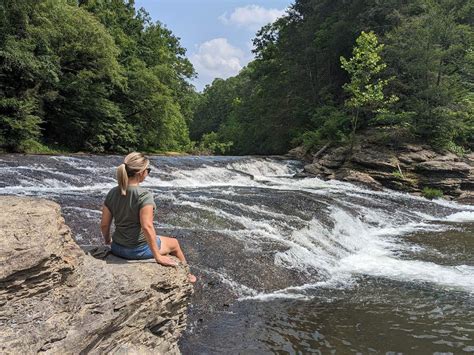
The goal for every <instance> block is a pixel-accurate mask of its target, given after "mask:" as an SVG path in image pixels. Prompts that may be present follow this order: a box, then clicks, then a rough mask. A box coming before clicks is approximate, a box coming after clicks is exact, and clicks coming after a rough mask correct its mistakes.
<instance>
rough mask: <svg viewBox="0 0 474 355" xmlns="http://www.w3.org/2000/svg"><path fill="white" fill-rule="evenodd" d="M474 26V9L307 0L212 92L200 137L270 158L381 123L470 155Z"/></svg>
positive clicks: (394, 0) (436, 3)
mask: <svg viewBox="0 0 474 355" xmlns="http://www.w3.org/2000/svg"><path fill="white" fill-rule="evenodd" d="M473 24H474V1H465V0H409V1H401V0H387V1H376V0H351V1H342V0H337V1H334V0H297V1H295V3H294V4H293V5H292V6H291V8H290V10H289V11H288V13H287V15H286V16H285V17H283V18H281V19H279V20H277V21H276V22H275V23H273V24H271V25H268V26H265V27H263V28H262V29H261V30H260V31H259V32H258V33H257V36H256V38H255V39H254V47H255V50H254V52H255V55H256V59H255V60H254V61H253V62H251V63H250V64H249V65H248V66H247V67H246V68H245V69H243V70H242V71H241V73H240V74H239V75H238V76H236V77H232V78H229V79H227V80H221V79H216V80H215V81H214V82H213V83H212V85H210V86H208V87H206V89H205V90H204V93H203V95H202V97H201V98H200V101H199V104H198V106H197V108H196V112H195V115H194V119H193V121H192V122H191V138H192V139H194V140H199V139H204V140H205V141H206V140H207V141H208V142H209V144H210V143H213V144H214V146H215V147H217V148H219V149H221V150H223V151H227V152H228V153H231V154H255V153H257V154H272V153H284V152H287V151H288V149H290V148H291V147H293V146H295V145H300V144H303V145H304V146H306V148H308V149H313V150H315V149H318V148H321V147H322V146H324V145H325V144H327V143H333V144H350V142H351V141H352V142H353V139H354V136H353V134H355V136H357V132H359V131H366V130H364V129H366V128H371V127H378V128H380V130H383V128H385V129H386V132H389V133H396V132H398V137H399V138H398V139H400V140H403V139H409V138H410V139H414V140H419V141H423V142H426V143H431V144H432V145H433V146H435V147H438V148H448V149H450V150H452V151H455V152H457V153H462V152H463V151H464V150H465V149H472V148H473V145H474V32H473ZM361 34H363V35H361ZM341 57H343V58H341ZM344 63H346V64H344Z"/></svg>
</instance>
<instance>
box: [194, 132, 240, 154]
mask: <svg viewBox="0 0 474 355" xmlns="http://www.w3.org/2000/svg"><path fill="white" fill-rule="evenodd" d="M233 144H234V143H233V142H221V141H220V140H219V135H218V134H217V133H216V132H210V133H206V134H204V135H203V136H202V139H201V142H200V143H199V147H198V151H199V152H201V153H202V152H208V153H211V154H226V153H227V152H228V151H229V150H230V148H231V147H232V145H233Z"/></svg>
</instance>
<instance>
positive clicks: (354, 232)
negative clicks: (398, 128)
mask: <svg viewBox="0 0 474 355" xmlns="http://www.w3.org/2000/svg"><path fill="white" fill-rule="evenodd" d="M56 158H57V159H58V160H62V161H64V162H66V163H68V164H70V165H71V166H73V167H75V168H79V169H83V170H84V171H87V172H89V173H91V175H93V174H100V175H103V172H104V171H105V170H108V169H109V168H108V167H96V165H97V164H96V163H94V162H93V161H91V160H88V159H85V158H73V157H56ZM2 169H3V168H2ZM6 169H10V170H12V171H18V169H19V170H21V169H30V170H34V169H38V170H39V169H43V168H42V167H41V166H34V167H33V168H32V167H23V166H22V167H16V168H10V167H8V168H6ZM15 169H16V170H15ZM110 169H112V168H110ZM3 170H4V171H5V169H3ZM10 170H9V171H10ZM295 172H296V171H295V169H294V165H292V164H291V163H289V162H281V161H268V160H265V159H258V158H252V159H250V160H246V161H240V162H233V163H229V164H227V166H225V167H219V166H200V167H198V168H195V169H188V170H185V169H177V168H173V169H172V170H171V171H170V172H169V173H167V176H166V178H167V179H160V178H159V177H156V176H150V177H148V178H147V180H145V182H144V184H143V186H144V187H151V188H157V187H172V188H173V191H175V192H177V191H183V189H187V188H189V189H194V188H198V189H199V188H207V187H216V188H222V189H221V190H219V193H220V194H221V195H222V194H224V193H227V194H228V195H229V196H233V195H238V193H237V192H235V190H232V189H233V187H248V188H251V187H258V188H262V189H267V190H269V192H268V193H272V192H271V190H284V191H297V192H306V193H308V194H311V195H314V196H318V195H328V198H331V196H332V195H331V194H336V195H335V196H336V198H337V204H336V203H335V204H334V206H332V207H330V208H328V209H327V211H325V213H326V216H328V217H329V221H330V222H329V223H328V222H327V221H322V220H319V219H317V218H313V219H311V220H309V221H305V220H303V219H301V218H298V217H296V216H291V215H290V216H285V214H284V213H279V212H274V211H270V210H268V209H267V208H265V207H264V206H258V205H247V204H242V203H237V202H233V201H228V200H225V199H222V198H219V199H217V198H214V197H211V198H208V197H203V196H201V197H193V196H194V195H192V194H188V195H186V194H185V193H182V194H180V195H179V196H178V197H177V196H176V195H174V194H168V195H166V196H163V197H162V198H163V199H164V200H169V201H172V202H173V203H176V204H178V205H183V206H189V207H191V208H192V209H196V210H203V211H206V212H209V213H212V214H215V215H216V216H217V217H219V218H222V219H224V220H228V221H229V222H232V224H233V225H235V226H237V227H236V228H235V229H234V230H219V232H222V233H224V234H226V235H229V237H231V238H236V239H239V240H242V241H243V242H245V245H247V246H251V247H252V248H253V249H254V250H255V249H256V248H258V247H259V245H261V247H262V248H264V247H265V246H266V245H267V244H266V243H267V242H268V241H272V242H277V243H279V244H281V245H282V246H284V247H285V248H286V250H285V251H282V252H277V253H276V254H275V263H276V264H277V265H279V266H282V267H285V268H291V269H296V270H298V271H300V272H303V273H306V274H308V275H313V274H315V275H317V277H318V278H319V279H317V280H314V282H313V283H309V284H307V285H303V286H302V288H301V289H300V290H298V289H296V288H287V289H284V290H277V291H273V292H270V293H266V294H265V293H259V292H257V291H255V290H248V289H245V287H242V286H243V285H240V284H238V283H237V282H236V281H234V280H232V279H231V278H230V277H228V275H224V274H221V276H220V277H222V280H223V282H224V283H226V284H228V285H229V287H231V288H232V289H234V290H240V291H238V292H237V291H236V292H237V293H238V294H239V297H255V298H256V299H260V300H266V299H272V297H273V298H275V297H280V298H281V297H284V298H300V297H301V299H305V297H307V295H306V294H305V292H306V290H308V289H310V288H315V287H339V286H340V285H341V284H343V285H349V286H350V285H351V284H352V281H351V280H353V279H354V276H356V275H361V274H362V275H369V276H375V277H385V278H389V279H393V280H401V281H407V282H411V281H415V282H430V283H433V284H436V285H440V286H443V287H452V288H460V289H463V290H466V291H468V292H474V270H473V267H471V266H467V265H461V266H443V265H438V264H435V263H431V262H424V261H419V260H404V259H400V258H399V257H398V256H399V255H400V252H401V251H404V250H407V249H410V248H412V246H411V245H410V244H408V243H404V240H403V238H401V236H403V235H405V234H407V233H412V232H417V231H434V232H436V231H440V230H443V229H446V228H452V227H450V226H448V225H447V223H444V224H443V223H439V224H437V223H436V222H453V223H463V222H472V221H474V206H465V205H461V204H457V203H455V202H451V201H445V200H433V201H429V200H426V199H424V198H422V197H417V196H412V195H408V194H406V193H401V192H394V191H389V190H384V191H372V190H368V189H365V188H362V187H359V186H355V185H352V184H350V183H347V182H340V181H323V180H321V179H318V178H305V179H292V178H290V176H292V175H293V174H294V173H295ZM50 173H52V174H53V177H52V178H47V179H44V180H42V181H38V183H37V184H36V185H35V181H31V178H29V177H28V178H27V179H26V180H25V179H22V180H21V181H19V183H20V184H21V185H22V186H9V187H6V188H1V189H0V194H17V193H43V194H45V195H47V194H54V193H57V194H68V193H69V194H81V193H90V192H91V191H98V190H99V191H103V192H104V193H105V192H106V191H107V190H109V189H110V188H112V187H114V186H116V182H115V180H114V179H112V178H108V179H109V180H108V181H107V182H102V183H94V184H92V185H86V186H74V182H75V181H81V179H83V178H84V177H89V175H82V174H81V175H77V176H76V175H71V174H68V173H63V172H56V171H52V172H50ZM54 174H56V175H57V176H58V177H60V178H66V180H67V182H65V181H62V180H61V179H60V178H58V179H55V178H54V176H55V175H54ZM168 179H171V180H168ZM23 185H27V186H23ZM347 197H349V198H351V201H352V202H350V201H346V200H347ZM183 199H184V201H183ZM358 199H359V200H358ZM360 199H363V200H364V201H368V202H369V203H368V205H370V206H371V207H365V206H358V205H357V203H356V202H353V201H360ZM318 201H319V200H318ZM213 202H218V203H221V204H222V203H224V204H227V205H230V204H232V206H233V209H235V212H227V211H224V210H222V209H220V208H216V207H213V206H210V205H209V204H212V203H213ZM335 202H336V201H335ZM399 202H400V210H396V211H395V212H392V211H390V210H384V207H383V205H384V204H385V203H388V204H391V203H399ZM321 203H324V202H321ZM412 203H415V204H414V205H415V206H418V207H416V208H414V207H410V206H412ZM364 204H366V203H364ZM338 206H345V208H347V210H348V211H351V213H349V212H348V211H346V210H344V209H343V208H341V207H338ZM420 206H421V207H420ZM423 206H430V207H434V206H440V207H442V208H443V209H442V212H441V213H440V214H441V216H432V215H431V214H429V213H427V212H426V211H425V209H423ZM233 209H231V210H233ZM420 209H423V212H421V211H420ZM246 211H247V212H252V213H253V215H255V216H253V217H249V216H247V215H245V212H246ZM446 211H452V212H454V213H451V214H449V215H447V216H446ZM78 212H79V210H78ZM354 212H355V214H354ZM85 213H86V212H85ZM448 213H449V212H448ZM247 214H248V213H247ZM256 216H260V217H261V218H260V217H256ZM288 222H294V223H296V224H297V226H298V227H295V226H294V225H293V226H292V225H291V224H289V223H288ZM301 225H303V227H302V228H301ZM175 227H176V226H175ZM207 230H212V229H210V228H209V229H207ZM279 250H281V249H279ZM314 271H316V273H315V272H314Z"/></svg>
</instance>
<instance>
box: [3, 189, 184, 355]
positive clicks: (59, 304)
mask: <svg viewBox="0 0 474 355" xmlns="http://www.w3.org/2000/svg"><path fill="white" fill-rule="evenodd" d="M0 263H1V265H2V267H1V269H0V307H1V310H0V352H1V353H2V354H19V353H23V354H24V353H28V354H30V353H38V352H46V353H51V354H78V353H109V352H112V353H121V354H147V353H150V354H151V353H153V354H157V353H179V349H178V347H177V341H178V338H179V336H180V334H181V332H182V330H183V329H184V327H185V324H186V311H187V304H188V299H189V296H190V295H191V293H192V286H191V284H190V283H189V282H188V280H187V271H186V269H185V267H184V266H179V267H177V268H165V267H162V266H160V265H157V264H156V263H149V262H135V263H129V262H125V261H124V260H122V259H119V258H115V257H113V256H108V257H107V258H105V260H99V259H97V258H95V257H93V256H91V255H90V254H86V253H85V252H84V251H83V250H82V249H81V248H80V247H79V246H78V245H77V244H76V243H75V242H74V240H73V239H72V237H71V232H70V230H69V228H68V227H67V226H66V225H65V224H64V219H63V218H62V217H61V213H60V207H59V205H58V204H56V203H54V202H51V201H47V200H40V199H32V198H20V197H0Z"/></svg>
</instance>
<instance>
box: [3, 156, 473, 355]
mask: <svg viewBox="0 0 474 355" xmlns="http://www.w3.org/2000/svg"><path fill="white" fill-rule="evenodd" d="M121 159H122V158H121V157H118V156H29V155H26V156H23V155H1V156H0V177H1V179H0V194H1V195H21V196H37V197H44V198H48V199H51V200H54V201H56V202H58V203H59V204H60V205H61V207H62V211H63V215H64V217H65V219H66V222H67V224H68V225H69V226H70V227H71V229H72V231H73V234H74V237H75V239H76V241H77V242H78V244H80V245H91V244H101V243H102V240H101V237H100V232H99V226H98V224H99V220H100V206H101V204H102V202H103V199H104V197H105V194H106V193H107V191H108V190H109V189H110V188H111V187H113V186H115V184H116V182H115V178H114V175H115V169H114V168H115V166H117V165H119V164H120V163H121ZM151 161H152V172H151V175H150V177H149V178H147V180H146V181H145V182H144V183H143V186H144V187H146V188H148V189H149V190H151V191H152V192H153V194H154V197H155V201H156V204H157V206H158V216H157V218H156V221H155V226H156V228H157V230H158V232H159V233H160V234H162V235H171V236H174V237H176V238H178V239H179V240H180V242H181V244H182V245H183V249H184V251H185V253H186V255H187V257H188V261H189V263H190V264H191V266H192V271H193V272H194V273H195V274H196V275H197V276H198V282H197V284H196V286H195V294H194V296H193V299H192V302H191V306H190V309H189V320H188V327H187V331H186V333H185V334H184V336H183V338H182V339H181V342H180V348H181V351H182V352H183V353H185V354H214V353H232V354H233V353H249V354H264V353H290V354H295V353H301V354H305V353H322V354H331V353H338V354H348V353H364V354H367V353H374V354H378V353H383V354H385V353H387V354H395V353H406V354H421V353H423V354H432V353H433V354H435V353H437V354H450V353H452V354H458V353H474V206H466V205H459V204H456V203H453V202H447V201H441V200H437V201H428V200H425V199H423V198H419V197H414V196H410V195H406V194H402V193H397V192H393V191H389V190H387V191H378V192H374V191H369V190H365V189H363V188H360V187H357V186H355V185H352V184H349V183H342V182H337V181H322V180H320V179H317V178H304V179H298V178H294V177H293V175H294V174H295V173H297V172H299V171H300V170H301V168H302V166H301V165H300V164H299V163H298V162H295V161H288V160H281V159H276V158H262V157H172V158H171V157H152V158H151Z"/></svg>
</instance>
